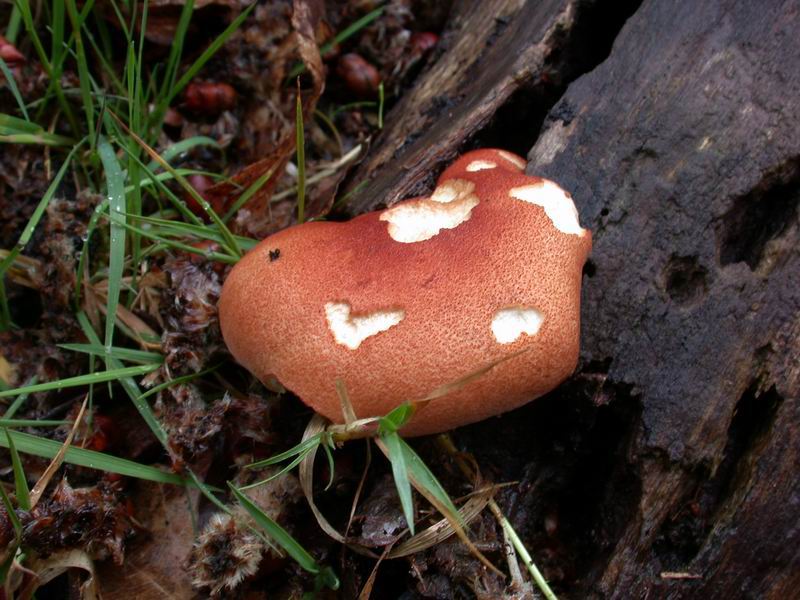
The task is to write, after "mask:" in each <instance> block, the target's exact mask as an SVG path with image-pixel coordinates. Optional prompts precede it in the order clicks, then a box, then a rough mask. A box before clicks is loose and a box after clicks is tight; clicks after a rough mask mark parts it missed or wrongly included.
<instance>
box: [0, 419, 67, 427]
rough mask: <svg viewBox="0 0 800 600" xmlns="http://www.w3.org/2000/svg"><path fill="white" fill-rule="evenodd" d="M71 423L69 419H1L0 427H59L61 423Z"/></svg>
mask: <svg viewBox="0 0 800 600" xmlns="http://www.w3.org/2000/svg"><path fill="white" fill-rule="evenodd" d="M66 423H69V421H53V420H47V419H42V420H41V421H37V420H36V419H0V427H4V428H9V429H14V428H16V427H58V426H59V425H64V424H66Z"/></svg>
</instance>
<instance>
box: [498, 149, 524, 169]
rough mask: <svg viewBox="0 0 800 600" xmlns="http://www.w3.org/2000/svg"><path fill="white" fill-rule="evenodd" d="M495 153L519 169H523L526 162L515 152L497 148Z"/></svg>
mask: <svg viewBox="0 0 800 600" xmlns="http://www.w3.org/2000/svg"><path fill="white" fill-rule="evenodd" d="M497 153H498V154H499V155H500V156H501V157H502V158H505V159H506V160H507V161H508V162H510V163H511V164H512V165H514V166H515V167H517V168H518V169H519V170H520V171H524V170H525V167H526V163H525V161H524V160H522V159H521V158H520V157H519V156H517V155H516V154H511V152H506V151H505V150H498V151H497Z"/></svg>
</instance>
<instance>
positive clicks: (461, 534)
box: [375, 438, 505, 577]
mask: <svg viewBox="0 0 800 600" xmlns="http://www.w3.org/2000/svg"><path fill="white" fill-rule="evenodd" d="M375 443H376V444H377V446H378V448H380V449H381V452H383V454H384V455H385V456H386V458H387V459H388V458H389V451H388V449H387V447H386V444H384V443H383V441H382V440H381V439H380V438H376V439H375ZM408 479H409V481H410V482H411V485H413V486H414V489H415V490H417V491H418V492H419V493H420V494H421V495H422V496H423V497H424V498H425V499H426V500H427V501H428V502H430V503H431V504H432V505H433V507H434V508H435V509H436V510H438V511H439V512H440V513H441V514H443V515H444V516H445V518H446V519H447V520H448V521H449V523H450V526H451V527H452V528H453V532H454V533H455V534H456V535H457V536H458V538H459V539H460V540H461V542H462V543H463V544H464V545H465V546H466V547H467V548H469V550H470V552H472V554H473V555H474V556H475V557H476V558H477V559H478V560H479V561H481V562H482V563H483V564H484V565H485V566H486V568H487V569H489V570H491V571H493V572H495V573H497V574H498V575H499V576H500V577H504V576H505V575H504V574H503V572H502V571H501V570H500V569H498V568H497V567H495V566H494V565H493V564H492V562H491V561H490V560H489V559H488V558H486V557H485V556H484V555H483V553H482V552H481V551H480V550H478V548H477V546H475V544H473V543H472V540H470V539H469V537H468V536H467V533H466V532H465V531H464V528H463V527H462V525H461V524H460V523H459V522H458V521H456V519H455V518H454V515H452V514H451V513H450V511H449V510H448V509H447V507H446V506H445V505H444V504H442V502H441V501H440V500H439V499H438V498H437V497H436V496H435V495H433V494H432V493H430V491H429V490H428V488H427V487H426V486H424V485H422V484H421V483H420V481H419V480H418V479H417V478H416V477H414V475H413V474H412V473H409V474H408Z"/></svg>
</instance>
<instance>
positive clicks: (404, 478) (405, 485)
mask: <svg viewBox="0 0 800 600" xmlns="http://www.w3.org/2000/svg"><path fill="white" fill-rule="evenodd" d="M381 439H382V440H383V441H384V443H385V444H386V448H387V449H388V451H389V462H391V463H392V475H393V476H394V484H395V486H397V494H398V495H399V496H400V505H401V506H402V507H403V516H405V518H406V523H407V524H408V529H409V531H410V532H411V535H414V497H413V496H412V494H411V481H409V479H408V465H407V464H406V457H407V454H406V452H405V448H404V447H403V443H404V442H403V440H402V439H401V438H400V436H399V435H398V434H397V432H392V433H387V434H385V435H382V436H381Z"/></svg>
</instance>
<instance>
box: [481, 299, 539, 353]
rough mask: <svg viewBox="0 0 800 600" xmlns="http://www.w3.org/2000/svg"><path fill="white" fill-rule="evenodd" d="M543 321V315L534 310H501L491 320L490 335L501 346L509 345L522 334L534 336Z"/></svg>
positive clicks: (515, 307)
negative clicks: (492, 335) (491, 334)
mask: <svg viewBox="0 0 800 600" xmlns="http://www.w3.org/2000/svg"><path fill="white" fill-rule="evenodd" d="M543 321H544V315H543V314H542V313H540V312H539V311H538V310H536V309H535V308H525V307H522V306H513V307H510V308H501V309H500V310H498V311H497V312H496V313H495V314H494V318H493V319H492V333H493V334H494V339H496V340H497V341H498V342H500V343H501V344H510V343H512V342H515V341H517V339H519V337H520V336H521V335H522V334H523V333H524V334H526V335H536V333H537V332H538V331H539V328H540V327H541V326H542V322H543Z"/></svg>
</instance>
